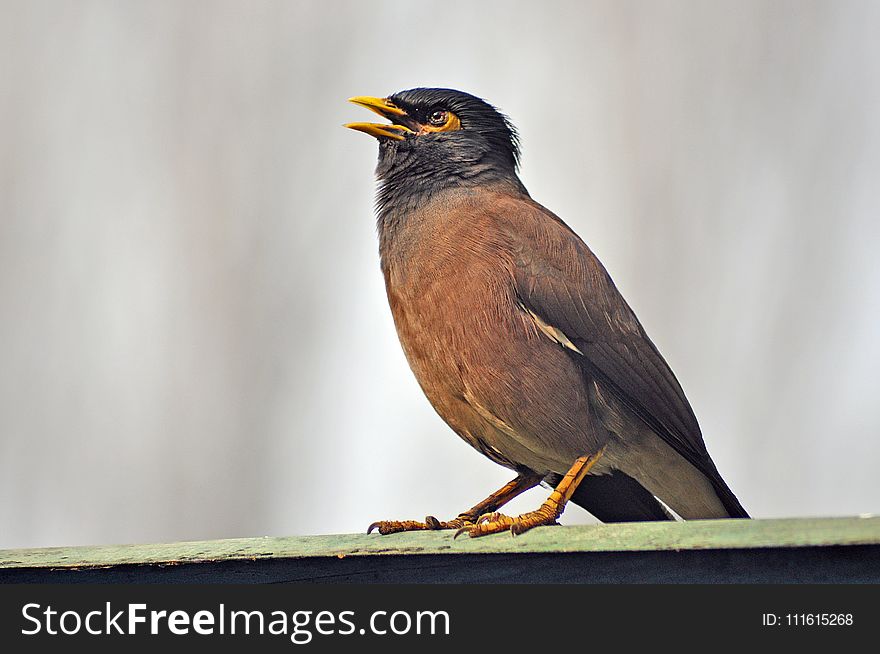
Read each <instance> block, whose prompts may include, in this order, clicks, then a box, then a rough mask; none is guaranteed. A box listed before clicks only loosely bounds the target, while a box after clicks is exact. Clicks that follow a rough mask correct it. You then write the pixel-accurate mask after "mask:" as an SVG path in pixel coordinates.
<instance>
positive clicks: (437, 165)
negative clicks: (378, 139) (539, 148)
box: [376, 144, 528, 250]
mask: <svg viewBox="0 0 880 654" xmlns="http://www.w3.org/2000/svg"><path fill="white" fill-rule="evenodd" d="M394 145H395V144H392V146H391V147H387V148H382V150H381V151H380V158H379V165H378V166H377V168H376V175H377V177H378V178H379V190H378V193H377V196H376V214H377V216H376V217H377V222H378V229H379V240H380V246H381V247H382V249H383V250H384V249H385V245H386V243H387V241H388V240H390V239H394V238H395V237H396V236H397V235H398V232H400V231H401V230H404V229H406V227H407V224H408V222H410V219H411V217H412V216H417V215H418V213H419V210H420V209H421V208H423V207H424V206H426V205H427V204H429V203H431V202H434V201H436V200H437V199H438V198H439V197H441V196H442V195H445V194H452V195H454V194H458V193H472V192H474V191H475V190H477V189H489V188H491V189H503V190H506V191H508V192H511V193H515V194H523V195H526V196H527V195H528V191H527V190H526V188H525V186H523V183H522V182H521V181H520V179H519V177H518V176H517V174H516V170H515V168H514V166H513V165H512V164H511V163H509V162H507V161H503V160H499V159H498V158H497V157H494V156H493V155H492V153H491V152H488V151H485V150H482V149H480V150H477V149H475V150H474V151H472V152H466V153H464V154H463V155H462V153H461V152H460V151H459V152H458V153H456V154H457V155H459V156H455V157H449V156H448V153H446V152H442V151H437V152H435V153H431V152H425V151H420V152H418V153H414V152H413V151H412V150H407V149H405V148H399V149H398V148H396V147H394ZM432 155H433V156H432ZM464 157H467V158H466V159H465V158H464Z"/></svg>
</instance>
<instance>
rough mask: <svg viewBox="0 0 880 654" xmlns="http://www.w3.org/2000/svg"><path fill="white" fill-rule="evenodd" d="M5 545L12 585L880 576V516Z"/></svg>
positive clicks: (2, 563) (1, 577) (2, 559)
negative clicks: (516, 531)
mask: <svg viewBox="0 0 880 654" xmlns="http://www.w3.org/2000/svg"><path fill="white" fill-rule="evenodd" d="M452 535H453V532H451V531H441V532H412V533H404V534H394V535H390V536H379V535H377V534H371V535H366V534H344V535H333V536H300V537H296V536H294V537H263V538H241V539H228V540H215V541H202V542H183V543H166V544H153V545H112V546H110V545H105V546H95V547H63V548H40V549H22V550H0V581H5V582H36V581H39V582H77V581H88V582H96V581H104V582H119V581H124V582H136V581H143V582H156V581H174V582H210V581H223V582H229V581H231V582H235V581H240V582H252V581H258V582H259V581H266V582H269V581H296V582H304V581H313V582H314V581H320V582H324V581H335V582H401V581H404V582H419V583H424V582H461V581H473V582H485V581H489V582H519V581H523V582H530V581H546V582H566V581H570V582H612V583H613V582H670V581H671V582H697V583H699V582H718V581H728V582H754V581H768V582H780V583H784V582H786V581H791V582H804V581H807V582H818V583H832V582H837V581H840V582H873V583H877V582H880V517H861V518H817V519H812V518H809V519H773V520H704V521H703V520H701V521H690V522H669V523H631V524H618V525H585V526H572V527H543V528H538V529H534V530H532V531H530V532H528V533H526V534H523V535H521V536H517V537H512V536H510V535H509V534H498V535H495V536H490V537H485V538H479V539H469V538H467V537H464V536H463V537H460V538H458V539H457V540H453V539H452Z"/></svg>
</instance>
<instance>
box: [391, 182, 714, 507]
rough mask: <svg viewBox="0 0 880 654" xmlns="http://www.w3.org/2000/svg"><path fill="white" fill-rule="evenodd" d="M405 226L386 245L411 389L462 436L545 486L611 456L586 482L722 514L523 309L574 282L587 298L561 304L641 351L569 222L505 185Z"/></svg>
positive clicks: (709, 494)
mask: <svg viewBox="0 0 880 654" xmlns="http://www.w3.org/2000/svg"><path fill="white" fill-rule="evenodd" d="M406 222H407V225H406V228H405V230H398V231H397V232H396V233H395V234H394V238H388V239H383V240H382V243H381V252H382V268H383V272H384V275H385V282H386V288H387V292H388V299H389V302H390V305H391V310H392V313H393V315H394V321H395V325H396V327H397V332H398V335H399V337H400V342H401V344H402V346H403V349H404V352H405V353H406V357H407V359H408V361H409V363H410V366H411V367H412V369H413V372H414V373H415V376H416V378H417V379H418V381H419V384H420V385H421V387H422V389H423V390H424V392H425V394H426V396H427V397H428V399H429V401H430V402H431V404H432V405H433V406H434V408H435V409H436V410H437V412H438V413H439V414H440V416H441V417H442V418H443V419H444V420H445V421H446V422H447V423H448V424H449V425H450V426H451V427H452V428H453V429H454V430H455V432H456V433H457V434H458V435H459V436H461V437H462V438H463V439H464V440H465V441H467V442H468V443H469V444H471V445H472V446H473V447H475V448H476V449H478V450H479V451H481V452H482V453H484V454H485V455H486V456H488V457H489V458H491V459H493V460H494V461H496V462H498V463H500V464H502V465H506V466H507V467H510V468H512V469H515V470H518V471H531V472H536V473H538V474H541V475H552V474H555V475H563V474H565V472H566V471H567V470H568V469H569V467H570V466H571V463H572V461H574V460H575V459H577V458H578V457H580V456H583V455H587V454H592V453H595V452H598V451H600V450H601V449H602V448H603V447H607V449H606V451H605V456H603V457H602V458H601V459H600V460H599V462H598V463H597V464H596V465H595V466H594V467H593V469H592V470H591V474H606V473H608V472H610V471H611V470H615V469H616V470H621V471H623V472H625V473H626V474H628V475H629V476H631V477H633V478H635V479H637V480H638V481H639V482H640V483H641V484H642V485H643V486H645V487H646V488H647V489H648V490H649V491H650V492H651V493H653V494H654V495H656V496H658V497H660V498H661V499H662V500H664V502H666V504H667V505H669V506H671V507H672V508H673V509H674V510H675V511H676V512H678V513H679V514H680V515H682V517H685V518H689V517H702V518H709V517H726V516H727V515H728V512H727V511H726V510H725V508H724V506H723V505H722V503H721V502H720V501H719V499H718V497H717V496H716V494H715V492H714V491H713V489H712V484H711V483H710V482H709V480H708V479H707V478H706V477H705V476H704V475H703V474H701V473H700V472H699V471H698V470H697V469H696V468H695V467H694V466H693V465H691V464H690V463H689V462H688V461H686V460H685V459H684V458H682V457H681V456H680V455H679V454H678V453H677V452H676V451H675V450H673V448H671V447H669V445H667V444H665V443H664V442H663V441H662V440H660V439H658V438H656V437H655V436H654V435H653V434H652V433H651V431H650V430H649V429H647V428H646V426H645V424H644V423H643V422H642V421H641V420H639V419H638V417H637V416H636V415H633V412H632V411H631V410H629V409H628V408H627V407H625V406H623V405H622V404H621V403H620V402H618V401H616V400H615V399H614V397H613V394H612V392H611V391H610V389H606V388H603V384H602V382H601V381H600V380H598V379H594V378H592V377H591V376H590V375H589V374H588V373H587V372H585V369H584V366H583V365H582V364H581V363H580V361H579V358H582V357H583V354H582V352H581V351H580V349H579V348H578V346H577V344H576V343H577V341H572V340H567V339H566V336H565V333H564V332H565V330H564V329H563V330H560V329H558V328H557V326H554V325H552V324H549V323H548V322H546V321H545V319H544V317H543V316H540V315H537V314H536V313H534V312H533V311H532V310H530V309H528V308H526V303H527V302H528V299H529V297H530V295H531V290H532V289H530V288H529V285H530V284H531V283H534V284H546V283H552V280H553V279H554V278H559V279H563V280H569V284H570V285H572V286H575V287H576V288H577V290H578V291H579V292H580V293H581V295H580V296H579V297H578V296H577V294H576V293H575V294H572V292H571V290H570V288H565V289H564V290H563V291H562V293H564V294H568V297H564V298H560V301H563V302H567V303H570V304H571V305H572V306H574V307H575V308H576V309H579V310H580V309H581V307H578V304H579V303H583V308H582V311H583V313H588V314H589V315H590V316H591V320H592V322H593V323H594V324H592V325H591V328H592V329H595V331H596V333H597V335H600V336H601V335H606V336H607V337H608V338H613V339H618V340H619V339H620V337H621V336H624V337H632V338H637V339H645V340H647V337H646V336H645V335H644V332H643V331H642V329H641V326H640V325H639V323H638V321H637V320H636V318H635V316H634V315H633V314H632V311H631V310H630V309H629V306H628V305H627V304H626V302H625V301H624V300H623V298H622V297H621V296H620V294H619V293H618V292H617V289H616V288H615V287H614V285H613V283H612V282H611V280H610V278H609V277H608V276H607V273H606V272H605V270H604V268H603V267H602V265H601V263H600V262H599V261H598V260H597V259H596V257H595V256H594V255H593V254H592V252H591V251H590V250H589V249H588V248H587V246H586V245H585V244H584V243H583V241H581V240H580V239H579V238H578V237H577V236H576V235H575V234H574V233H573V232H572V231H571V230H570V229H569V228H568V227H567V226H566V225H565V224H564V223H562V222H561V221H560V220H559V219H558V218H556V217H555V216H553V215H552V214H551V213H550V212H548V211H547V210H546V209H544V208H543V207H542V206H540V205H539V204H537V203H535V202H534V201H533V200H531V199H530V198H528V196H525V195H521V194H515V193H511V192H510V189H504V188H499V189H497V190H494V191H489V190H487V189H483V190H481V192H480V193H471V192H467V191H454V192H453V191H451V192H447V193H442V194H438V195H437V196H436V197H435V198H434V199H433V201H431V202H430V203H428V204H426V205H425V206H423V207H421V208H419V209H417V210H416V212H415V213H413V214H411V215H409V216H408V217H407V221H406ZM536 253H540V255H539V256H540V259H539V260H536V257H537V256H538V255H537V254H536ZM541 268H546V272H547V275H546V277H544V278H543V279H542V278H541ZM524 273H525V279H524ZM587 307H590V309H589V311H587ZM603 323H604V324H603ZM554 329H555V330H556V333H557V334H558V337H557V338H554V331H553V330H554ZM572 338H573V337H572ZM566 341H567V342H566ZM652 347H653V346H652ZM658 356H659V355H658ZM661 362H662V359H661ZM663 365H664V366H665V363H663ZM667 369H668V368H667ZM670 376H671V373H670ZM673 380H674V378H673ZM676 386H677V382H676ZM677 391H678V393H680V388H678V389H677ZM697 433H699V432H697Z"/></svg>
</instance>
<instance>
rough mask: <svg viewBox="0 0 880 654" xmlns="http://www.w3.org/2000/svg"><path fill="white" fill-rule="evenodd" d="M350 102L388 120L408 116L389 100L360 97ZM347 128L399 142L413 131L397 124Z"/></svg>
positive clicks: (358, 125)
mask: <svg viewBox="0 0 880 654" xmlns="http://www.w3.org/2000/svg"><path fill="white" fill-rule="evenodd" d="M348 101H349V102H352V103H354V104H356V105H360V106H361V107H366V108H367V109H369V110H370V111H373V112H375V113H377V114H379V115H380V116H382V117H383V118H387V119H388V120H392V121H393V120H394V118H396V117H400V116H406V112H405V111H404V110H403V109H401V108H400V107H398V106H396V105H395V104H394V103H393V102H391V101H390V100H389V99H388V98H373V97H370V96H367V95H359V96H357V97H354V98H349V99H348ZM345 127H348V128H349V129H354V130H357V131H359V132H364V133H365V134H369V135H370V136H375V137H376V138H380V137H384V138H389V139H395V140H397V141H402V140H404V139H405V138H406V136H405V135H406V134H407V133H410V134H411V133H412V130H411V129H410V128H409V127H406V126H405V125H397V124H394V125H385V124H381V123H348V124H346V125H345Z"/></svg>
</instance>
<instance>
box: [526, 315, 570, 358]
mask: <svg viewBox="0 0 880 654" xmlns="http://www.w3.org/2000/svg"><path fill="white" fill-rule="evenodd" d="M519 306H520V308H521V309H522V310H523V311H525V312H526V313H527V314H529V317H530V318H531V319H532V321H534V323H535V326H536V327H537V328H538V329H540V330H541V331H542V332H544V335H545V336H547V337H549V338H550V340H551V341H555V342H556V343H559V344H560V345H561V346H562V347H565V348H568V349H569V350H571V351H572V352H577V353H578V354H580V355H581V356H583V355H584V353H583V352H581V351H580V350H579V349H578V348H577V345H575V344H574V343H572V342H571V339H569V338H568V336H566V335H565V334H564V333H562V331H561V330H559V329H557V328H556V327H554V326H553V325H548V324H547V323H546V322H544V321H543V320H541V318H540V317H539V316H538V315H537V314H536V313H535V312H534V311H532V310H531V309H529V308H528V307H527V306H525V305H524V304H523V303H522V302H520V303H519Z"/></svg>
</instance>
